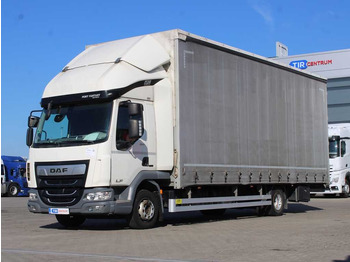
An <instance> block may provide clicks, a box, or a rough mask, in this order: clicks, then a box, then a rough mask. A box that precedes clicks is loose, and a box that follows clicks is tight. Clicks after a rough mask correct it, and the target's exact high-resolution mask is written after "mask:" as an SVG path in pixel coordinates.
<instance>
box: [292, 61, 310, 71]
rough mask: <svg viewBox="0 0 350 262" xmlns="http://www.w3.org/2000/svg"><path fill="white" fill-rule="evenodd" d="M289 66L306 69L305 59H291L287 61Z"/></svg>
mask: <svg viewBox="0 0 350 262" xmlns="http://www.w3.org/2000/svg"><path fill="white" fill-rule="evenodd" d="M289 65H290V66H293V67H296V68H299V69H306V68H307V61H306V60H298V61H292V62H290V63H289Z"/></svg>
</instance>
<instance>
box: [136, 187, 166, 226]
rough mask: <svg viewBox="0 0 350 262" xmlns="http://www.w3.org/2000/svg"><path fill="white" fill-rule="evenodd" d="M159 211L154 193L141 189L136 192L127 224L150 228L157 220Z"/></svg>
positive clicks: (157, 200) (158, 204)
mask: <svg viewBox="0 0 350 262" xmlns="http://www.w3.org/2000/svg"><path fill="white" fill-rule="evenodd" d="M159 212H160V203H159V198H158V197H157V195H156V193H154V192H150V191H148V190H146V189H142V190H140V191H139V192H138V193H137V194H136V198H135V202H134V206H133V210H132V213H131V216H130V218H129V226H130V227H131V228H135V229H146V228H152V227H154V226H155V225H156V223H157V222H158V218H159Z"/></svg>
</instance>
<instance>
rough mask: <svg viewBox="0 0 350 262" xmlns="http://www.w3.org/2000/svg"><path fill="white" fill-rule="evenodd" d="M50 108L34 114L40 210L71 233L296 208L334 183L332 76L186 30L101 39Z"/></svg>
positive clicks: (31, 164) (34, 192)
mask: <svg viewBox="0 0 350 262" xmlns="http://www.w3.org/2000/svg"><path fill="white" fill-rule="evenodd" d="M41 107H42V109H41V110H39V111H32V112H31V113H30V116H29V118H28V130H27V139H26V143H27V145H28V146H29V147H30V150H29V159H28V161H27V178H28V183H29V187H30V188H31V190H30V194H29V200H28V209H29V211H30V212H33V213H47V214H54V215H56V218H57V220H58V222H59V223H61V224H62V225H63V226H66V227H72V226H75V227H76V226H79V225H81V224H82V223H83V222H84V221H85V219H86V218H94V217H111V218H113V217H126V218H127V220H128V223H129V225H130V227H131V228H150V227H153V226H155V224H156V223H157V222H158V221H160V220H162V219H163V214H164V212H165V211H168V212H169V213H173V212H185V211H194V210H199V211H202V212H203V213H204V214H213V213H216V214H222V213H223V212H224V211H225V209H228V208H245V207H254V208H256V209H257V211H258V212H259V214H261V215H282V214H283V211H284V209H285V208H286V207H287V201H309V199H310V186H311V185H313V186H319V187H325V186H326V185H327V183H328V181H329V175H328V143H327V141H328V135H327V90H326V79H324V78H322V77H319V76H316V75H314V74H311V73H306V72H303V71H301V70H298V69H295V68H292V67H290V66H286V65H282V64H279V63H277V62H274V61H271V60H270V59H267V58H264V57H261V56H258V55H255V54H252V53H249V52H246V51H243V50H240V49H237V48H234V47H231V46H228V45H225V44H222V43H218V42H215V41H212V40H209V39H206V38H203V37H200V36H197V35H194V34H191V33H188V32H185V31H182V30H178V29H176V30H170V31H165V32H160V33H154V34H148V35H143V36H137V37H132V38H127V39H121V40H116V41H111V42H106V43H101V44H96V45H90V46H87V47H86V49H85V50H84V51H83V52H82V53H81V54H79V55H78V56H77V57H75V58H74V59H73V60H72V61H71V62H69V63H68V64H67V66H65V67H64V68H63V69H62V71H61V72H60V73H58V75H57V76H56V77H55V78H53V79H52V80H51V81H50V82H49V83H48V85H47V86H46V88H45V90H44V93H43V96H42V98H41ZM34 129H36V132H35V136H34V131H33V130H34Z"/></svg>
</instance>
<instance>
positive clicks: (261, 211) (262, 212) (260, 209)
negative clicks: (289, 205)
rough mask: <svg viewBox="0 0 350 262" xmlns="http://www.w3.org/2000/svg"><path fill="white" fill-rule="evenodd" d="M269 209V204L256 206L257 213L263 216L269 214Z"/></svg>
mask: <svg viewBox="0 0 350 262" xmlns="http://www.w3.org/2000/svg"><path fill="white" fill-rule="evenodd" d="M267 210H268V207H267V206H260V207H256V213H257V215H258V216H259V217H263V216H266V215H267Z"/></svg>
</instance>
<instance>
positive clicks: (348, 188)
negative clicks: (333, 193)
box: [340, 179, 350, 198]
mask: <svg viewBox="0 0 350 262" xmlns="http://www.w3.org/2000/svg"><path fill="white" fill-rule="evenodd" d="M349 193H350V185H349V180H348V179H345V185H344V187H343V193H341V194H340V196H341V197H343V198H347V197H349Z"/></svg>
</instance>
